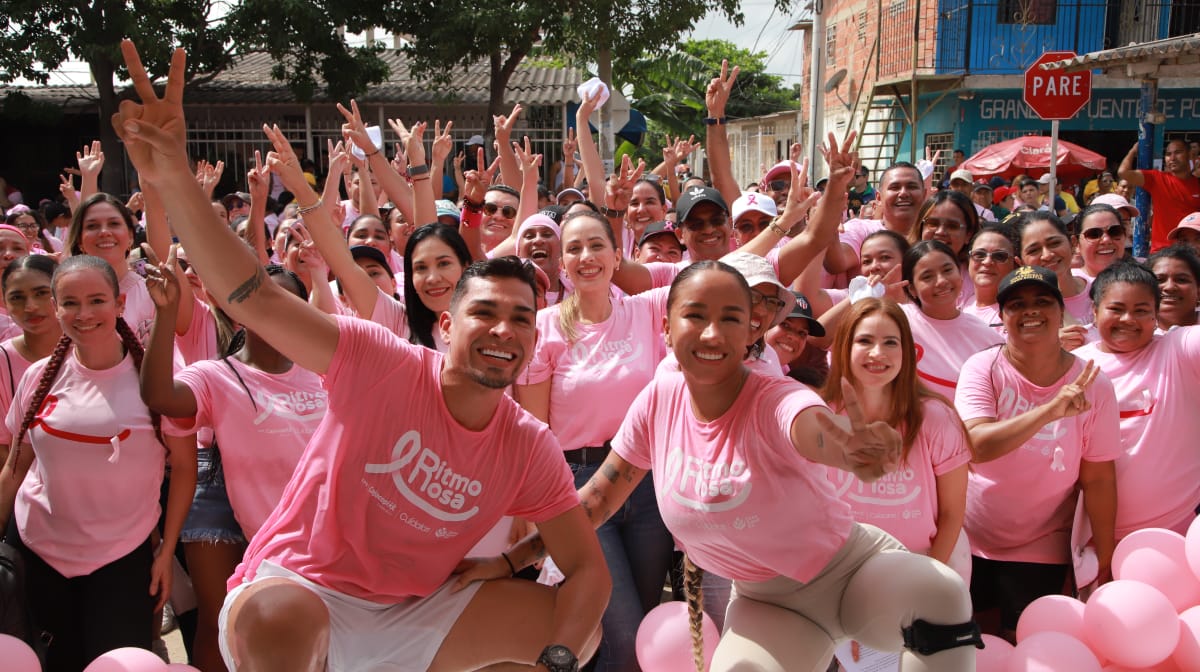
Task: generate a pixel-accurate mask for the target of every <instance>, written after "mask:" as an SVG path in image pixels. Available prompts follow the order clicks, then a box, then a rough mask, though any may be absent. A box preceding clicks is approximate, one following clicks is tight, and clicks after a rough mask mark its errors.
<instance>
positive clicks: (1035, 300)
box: [1000, 285, 1063, 347]
mask: <svg viewBox="0 0 1200 672" xmlns="http://www.w3.org/2000/svg"><path fill="white" fill-rule="evenodd" d="M1000 317H1001V320H1002V321H1003V322H1004V328H1005V329H1007V330H1008V344H1009V346H1012V347H1020V346H1023V345H1035V344H1042V345H1045V344H1048V343H1057V342H1058V330H1059V329H1061V328H1062V321H1063V307H1062V305H1061V304H1060V303H1059V302H1058V299H1057V298H1055V296H1054V294H1053V293H1052V292H1051V291H1050V290H1048V289H1046V288H1045V287H1043V286H1038V285H1025V286H1023V287H1017V288H1016V289H1014V290H1013V293H1012V296H1010V297H1008V301H1006V302H1005V304H1004V306H1003V307H1002V308H1001V309H1000Z"/></svg>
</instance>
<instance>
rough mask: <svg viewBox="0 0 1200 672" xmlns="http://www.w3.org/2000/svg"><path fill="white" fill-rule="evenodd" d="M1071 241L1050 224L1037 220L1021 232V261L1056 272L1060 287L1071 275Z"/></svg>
mask: <svg viewBox="0 0 1200 672" xmlns="http://www.w3.org/2000/svg"><path fill="white" fill-rule="evenodd" d="M1071 256H1072V252H1071V241H1070V239H1068V238H1067V236H1066V234H1065V233H1063V232H1062V231H1059V230H1058V228H1057V227H1055V226H1054V225H1053V224H1051V223H1050V222H1047V221H1045V220H1035V221H1033V222H1030V223H1029V224H1027V225H1026V226H1025V228H1024V229H1023V230H1022V231H1021V261H1022V262H1023V263H1025V264H1030V265H1033V266H1041V267H1043V268H1047V269H1049V270H1051V271H1054V273H1055V275H1057V276H1058V278H1059V283H1060V286H1061V284H1062V281H1063V279H1064V276H1066V277H1067V278H1069V276H1070V275H1071Z"/></svg>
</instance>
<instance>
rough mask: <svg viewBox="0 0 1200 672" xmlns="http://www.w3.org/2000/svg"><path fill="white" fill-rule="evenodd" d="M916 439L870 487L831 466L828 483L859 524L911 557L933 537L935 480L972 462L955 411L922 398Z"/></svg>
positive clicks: (929, 544) (925, 549) (924, 549)
mask: <svg viewBox="0 0 1200 672" xmlns="http://www.w3.org/2000/svg"><path fill="white" fill-rule="evenodd" d="M922 406H923V409H924V411H925V418H924V421H923V422H922V423H921V430H920V433H918V434H917V440H916V441H915V442H914V443H913V445H912V447H911V448H910V449H909V451H908V459H907V460H905V462H904V464H902V465H901V468H900V469H898V470H896V471H894V472H892V473H890V474H888V475H886V476H884V477H883V478H881V479H879V480H877V481H875V482H873V483H863V482H862V481H860V480H859V479H858V477H856V476H855V475H854V474H853V473H851V472H849V471H842V470H841V469H835V468H833V467H829V480H830V481H832V482H833V484H834V487H836V488H837V493H838V496H839V497H841V499H842V501H844V502H846V503H847V504H849V505H850V511H851V514H852V515H853V516H854V519H855V520H857V521H858V522H860V523H866V524H868V525H874V526H876V527H878V528H880V529H882V530H884V531H885V532H887V533H888V534H890V535H892V536H893V537H896V538H897V539H899V540H900V543H902V544H904V546H905V548H907V549H908V550H910V551H912V552H913V553H920V554H922V555H928V554H929V549H930V547H932V545H933V538H934V536H935V535H936V534H937V516H938V490H937V477H938V476H943V475H945V474H948V473H950V472H951V471H953V470H955V469H957V468H959V467H961V466H963V465H964V464H966V463H967V462H969V461H970V460H971V450H970V448H969V447H968V445H967V440H966V436H965V435H964V434H963V428H962V423H960V422H959V421H958V414H957V413H955V412H954V409H953V408H950V406H948V405H946V404H944V403H942V402H941V401H937V400H935V399H926V400H925V402H924V403H923V404H922Z"/></svg>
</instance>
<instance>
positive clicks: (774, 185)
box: [767, 180, 792, 191]
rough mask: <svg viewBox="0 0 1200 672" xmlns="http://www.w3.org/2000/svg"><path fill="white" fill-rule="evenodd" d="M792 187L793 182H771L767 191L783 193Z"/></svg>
mask: <svg viewBox="0 0 1200 672" xmlns="http://www.w3.org/2000/svg"><path fill="white" fill-rule="evenodd" d="M790 186H792V181H791V180H771V181H770V182H768V183H767V189H770V190H771V191H783V190H784V189H787V188H788V187H790Z"/></svg>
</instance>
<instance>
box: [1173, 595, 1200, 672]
mask: <svg viewBox="0 0 1200 672" xmlns="http://www.w3.org/2000/svg"><path fill="white" fill-rule="evenodd" d="M1171 658H1172V659H1173V660H1174V661H1175V663H1176V664H1177V665H1179V667H1180V668H1182V669H1185V670H1200V607H1192V608H1191V609H1188V610H1187V611H1185V612H1183V613H1182V614H1180V615H1179V645H1178V646H1176V647H1175V653H1173V654H1171Z"/></svg>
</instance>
